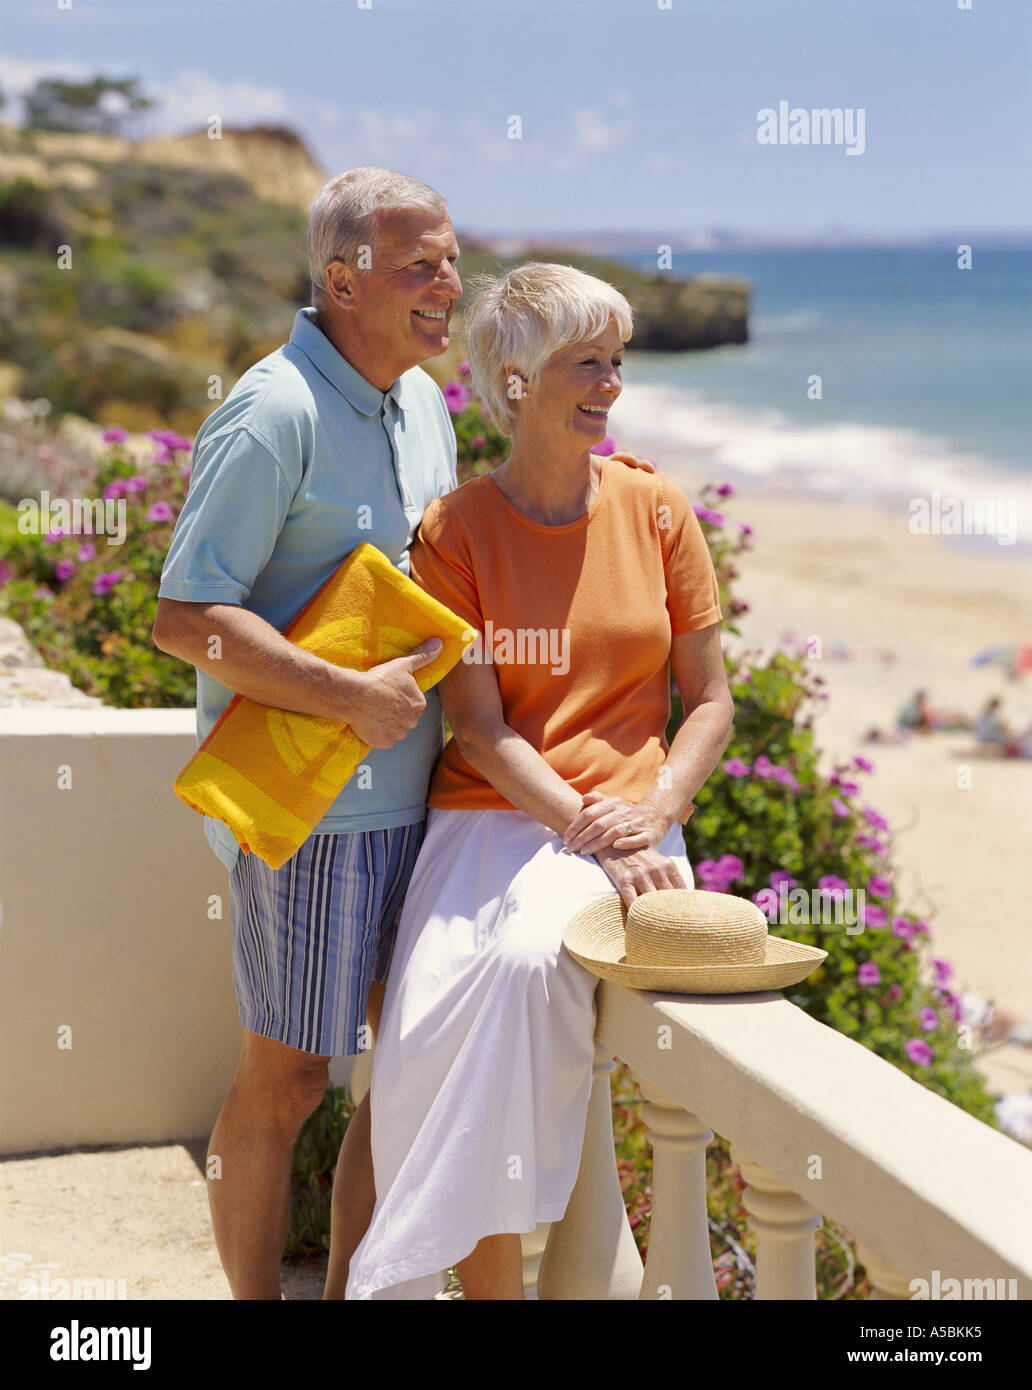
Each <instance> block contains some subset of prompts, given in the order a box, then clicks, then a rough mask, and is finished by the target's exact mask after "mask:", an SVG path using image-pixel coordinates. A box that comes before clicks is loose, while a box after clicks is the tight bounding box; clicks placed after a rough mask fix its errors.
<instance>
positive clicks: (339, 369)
mask: <svg viewBox="0 0 1032 1390" xmlns="http://www.w3.org/2000/svg"><path fill="white" fill-rule="evenodd" d="M315 313H316V311H315V309H314V308H313V307H312V306H311V305H309V306H308V307H307V308H305V309H298V311H297V313H296V314H295V316H294V327H293V328H292V330H291V333H290V341H291V342H292V343H293V344H294V346H295V347H297V348H300V349H301V351H302V352H303V353H304V354H305V356H306V357H307V358H308V359H309V361H310V362H311V363H312V365H313V366H314V367H315V368H316V370H317V371H319V372H320V373H321V374H322V375H323V376H324V377H325V378H326V380H327V381H328V382H329V383H330V385H331V386H335V387H336V388H337V390H338V391H339V392H340V393H341V395H342V396H343V397H344V398H345V400H347V401H348V402H349V404H351V405H353V406H354V407H355V409H356V410H357V411H358V412H359V413H360V414H362V415H378V414H379V413H380V411H381V409H382V408H383V405H384V403H385V400H386V398H387V397H388V396H390V398H391V399H392V400H393V401H394V403H395V405H398V406H401V407H404V405H405V399H404V397H405V390H404V386H403V382H402V378H401V377H398V379H397V381H393V382H391V384H390V386H388V388H387V390H386V391H380V390H378V389H377V387H375V386H374V385H373V383H372V382H371V381H367V380H366V378H365V377H364V376H362V375H361V373H360V372H357V371H356V370H355V368H354V367H353V366H352V365H351V363H350V362H349V361H348V360H347V358H346V357H342V356H341V354H340V353H339V352H338V351H337V349H336V348H335V347H334V346H333V344H332V343H331V342H330V340H329V338H327V336H326V334H325V333H324V332H323V331H322V329H321V328H320V327H319V325H318V324H317V323H316V322H315Z"/></svg>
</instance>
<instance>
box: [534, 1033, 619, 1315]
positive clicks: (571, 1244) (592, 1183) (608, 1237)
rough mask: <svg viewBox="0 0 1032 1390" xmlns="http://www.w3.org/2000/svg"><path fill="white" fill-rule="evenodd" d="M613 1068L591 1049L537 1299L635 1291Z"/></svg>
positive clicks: (616, 1296)
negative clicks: (578, 1129) (577, 1140)
mask: <svg viewBox="0 0 1032 1390" xmlns="http://www.w3.org/2000/svg"><path fill="white" fill-rule="evenodd" d="M614 1066H615V1063H614V1062H613V1060H612V1058H611V1057H610V1056H609V1054H608V1053H607V1052H605V1051H603V1050H602V1048H600V1047H597V1046H596V1048H595V1064H594V1068H593V1081H592V1086H591V1096H590V1098H589V1100H588V1115H587V1121H586V1123H585V1126H584V1146H583V1148H582V1150H581V1161H580V1168H579V1170H578V1173H577V1181H576V1183H575V1184H574V1187H573V1191H572V1193H571V1194H570V1200H569V1202H568V1203H567V1206H566V1213H565V1215H564V1216H563V1219H562V1220H561V1221H555V1222H553V1223H552V1228H551V1230H550V1231H549V1233H548V1240H547V1242H546V1244H545V1252H544V1254H543V1255H542V1257H541V1265H540V1267H539V1269H538V1278H537V1289H538V1298H539V1299H543V1300H544V1299H583V1300H603V1299H631V1298H637V1297H638V1291H639V1289H640V1288H641V1279H642V1268H641V1256H640V1255H639V1254H638V1247H637V1246H636V1245H635V1243H634V1236H633V1234H632V1233H631V1227H630V1223H629V1222H628V1220H627V1211H626V1209H625V1207H624V1203H623V1194H622V1193H621V1191H620V1177H619V1174H618V1173H617V1170H616V1150H615V1148H614V1146H613V1103H612V1096H611V1092H610V1086H609V1075H610V1072H612V1071H613V1069H614Z"/></svg>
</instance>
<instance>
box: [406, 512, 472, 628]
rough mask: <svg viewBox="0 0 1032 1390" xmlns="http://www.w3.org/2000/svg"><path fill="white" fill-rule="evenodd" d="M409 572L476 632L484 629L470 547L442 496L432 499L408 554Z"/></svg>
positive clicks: (429, 592)
mask: <svg viewBox="0 0 1032 1390" xmlns="http://www.w3.org/2000/svg"><path fill="white" fill-rule="evenodd" d="M409 573H410V575H411V577H412V578H413V579H414V580H415V582H416V583H417V584H418V585H419V587H420V588H421V589H425V590H426V592H427V593H428V594H430V596H431V597H432V598H435V599H437V600H438V602H440V603H443V604H444V605H445V607H446V608H450V609H451V610H452V612H453V613H455V614H457V615H458V616H459V617H460V618H462V619H463V620H464V621H465V622H467V623H469V625H470V627H471V628H474V629H475V630H476V631H477V632H483V630H484V616H483V613H482V612H481V609H480V591H479V590H478V588H477V581H476V576H475V575H474V573H473V563H472V557H471V555H470V552H469V546H468V545H466V544H463V537H462V534H461V531H460V529H459V527H457V526H456V525H455V524H454V522H453V521H452V520H451V518H450V517H449V516H448V508H447V505H446V504H445V503H444V502H443V501H442V499H440V498H437V499H435V500H434V501H432V502H431V503H430V504H429V506H428V507H427V509H426V511H425V512H424V513H423V520H422V523H421V524H420V527H419V532H418V534H417V535H416V539H415V542H414V543H413V546H412V550H411V552H410V554H409Z"/></svg>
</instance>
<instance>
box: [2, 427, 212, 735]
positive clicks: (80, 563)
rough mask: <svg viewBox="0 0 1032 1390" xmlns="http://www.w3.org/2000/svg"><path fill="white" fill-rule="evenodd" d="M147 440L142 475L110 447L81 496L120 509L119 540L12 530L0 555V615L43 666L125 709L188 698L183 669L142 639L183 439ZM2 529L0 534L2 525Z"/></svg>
mask: <svg viewBox="0 0 1032 1390" xmlns="http://www.w3.org/2000/svg"><path fill="white" fill-rule="evenodd" d="M116 433H117V432H116ZM152 434H153V435H154V437H155V453H154V455H153V456H152V458H151V461H150V462H149V463H148V464H146V465H144V467H143V469H140V468H138V467H137V465H136V464H134V463H133V462H132V460H131V459H130V458H129V457H128V455H127V454H126V453H125V451H124V450H123V448H122V447H121V443H120V442H119V441H114V442H112V444H111V447H110V449H109V451H108V453H107V455H106V457H105V458H104V460H103V461H102V463H101V464H100V466H99V469H98V471H97V473H96V476H95V478H94V480H93V486H92V488H91V489H90V491H89V492H88V493H87V496H88V497H89V498H91V499H97V500H107V499H108V498H110V500H111V501H112V503H114V504H115V506H117V505H118V504H119V503H123V504H124V506H125V522H126V531H125V539H124V543H123V544H121V545H109V544H108V537H107V536H105V535H102V534H98V535H94V534H92V533H91V532H90V531H89V530H85V531H78V532H76V531H74V530H71V531H69V533H68V534H63V535H62V534H58V533H57V532H56V531H51V532H49V533H47V534H46V535H39V534H28V535H23V534H21V533H20V532H16V539H15V540H14V542H13V544H12V543H11V541H10V540H9V541H8V546H9V547H10V548H5V550H0V556H2V557H3V558H2V565H3V568H2V569H0V580H4V581H6V582H4V583H3V584H2V586H0V609H2V610H3V611H4V612H5V613H6V614H7V616H9V617H11V618H13V619H14V620H15V621H16V622H18V623H20V624H21V626H22V627H23V628H24V630H25V633H26V636H27V637H28V638H29V641H30V642H31V643H32V644H33V646H34V647H35V648H36V650H37V651H38V652H39V653H40V655H41V656H42V657H43V659H44V661H45V662H46V663H47V665H48V666H51V667H54V668H55V669H57V670H61V671H64V673H65V674H66V675H67V676H68V677H69V678H70V679H71V681H72V683H73V684H74V685H76V686H78V688H79V689H80V690H84V691H85V692H86V693H87V694H89V695H95V696H98V697H99V698H100V699H102V700H104V701H105V702H106V703H107V704H111V705H119V706H122V707H128V708H139V707H143V706H157V707H167V706H174V707H181V706H184V705H190V704H192V703H193V701H194V699H195V697H196V678H195V674H194V670H193V668H192V667H190V666H187V665H185V664H184V663H183V662H181V661H178V660H177V659H176V658H174V657H170V656H167V655H166V654H165V653H164V652H161V651H158V649H157V648H156V647H155V646H154V645H153V643H152V642H151V636H150V634H151V628H152V627H153V625H154V614H155V611H156V609H157V592H158V582H159V579H160V576H161V569H162V565H163V564H164V561H165V555H166V553H167V551H168V546H169V542H170V540H171V536H172V530H173V527H174V524H175V519H176V517H177V516H178V514H179V510H180V507H181V506H182V502H183V497H184V495H185V489H186V475H187V473H188V469H187V467H186V465H185V464H184V462H183V460H184V459H185V457H186V454H187V453H188V451H189V448H190V440H188V439H181V438H180V437H179V436H178V435H176V434H175V432H174V431H171V430H158V431H152ZM6 526H7V534H8V536H9V535H10V521H9V520H8V522H7V523H6Z"/></svg>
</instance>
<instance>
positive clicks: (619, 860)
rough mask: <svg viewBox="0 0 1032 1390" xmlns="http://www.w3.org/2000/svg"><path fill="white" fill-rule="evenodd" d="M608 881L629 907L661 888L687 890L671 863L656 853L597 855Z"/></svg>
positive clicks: (608, 851)
mask: <svg viewBox="0 0 1032 1390" xmlns="http://www.w3.org/2000/svg"><path fill="white" fill-rule="evenodd" d="M595 858H596V859H597V860H598V862H599V864H601V865H602V868H603V869H605V871H606V873H607V874H608V876H609V881H610V883H611V884H612V885H613V887H614V888H615V889H616V891H617V892H618V893H619V894H620V896H621V898H623V900H624V904H625V906H626V907H630V905H631V903H633V902H634V900H635V898H640V897H642V896H643V895H644V894H645V893H654V892H655V891H656V890H657V889H658V888H687V887H688V885H687V883H685V881H684V879H683V878H682V877H681V872H680V870H679V869H678V867H677V865H676V864H675V863H674V861H673V860H672V859H668V858H667V856H666V855H665V854H660V852H659V851H658V850H655V849H638V850H633V849H632V850H627V849H622V850H616V849H603V850H599V852H598V853H597V854H596V855H595Z"/></svg>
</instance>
